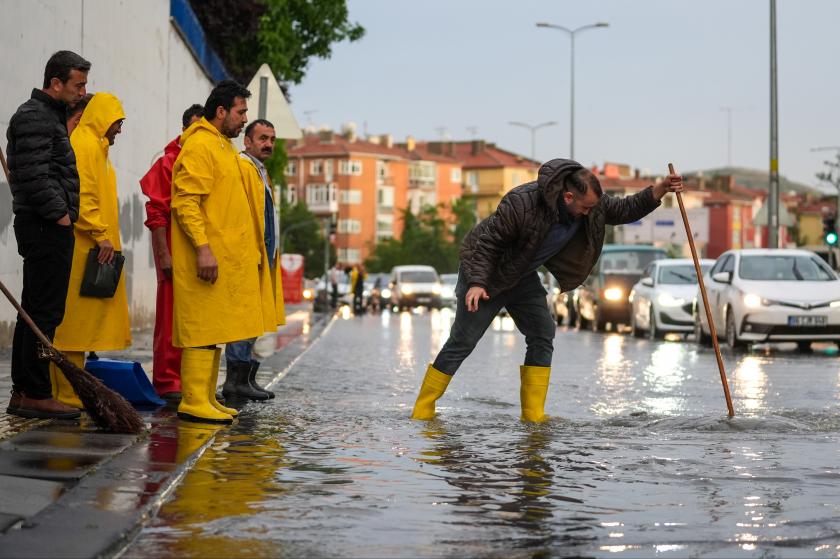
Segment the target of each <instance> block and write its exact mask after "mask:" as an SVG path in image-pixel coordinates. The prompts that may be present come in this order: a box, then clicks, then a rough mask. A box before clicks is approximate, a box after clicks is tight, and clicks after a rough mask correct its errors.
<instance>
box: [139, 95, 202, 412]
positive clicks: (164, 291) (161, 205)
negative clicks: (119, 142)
mask: <svg viewBox="0 0 840 559" xmlns="http://www.w3.org/2000/svg"><path fill="white" fill-rule="evenodd" d="M203 113H204V107H203V106H202V105H198V104H195V105H192V106H190V107H189V108H188V109H187V110H186V111H184V114H183V115H182V116H181V132H183V131H185V130H186V129H187V128H189V127H190V125H191V124H193V123H194V122H197V121H199V120H201V115H202V114H203ZM180 153H181V136H178V137H177V138H175V139H174V140H172V141H171V142H169V144H167V146H166V147H165V148H164V149H163V155H162V156H161V157H160V158H158V160H157V161H155V162H154V164H153V165H152V167H151V169H149V170H148V171H147V172H146V174H145V175H144V176H143V178H142V179H140V189H141V190H142V191H143V194H145V195H146V197H148V198H149V201H148V202H146V222H145V225H146V227H147V228H148V229H149V231H151V234H152V256H153V257H154V260H155V272H156V274H157V300H156V304H155V333H154V341H153V343H152V348H153V361H152V363H153V364H152V383H153V384H154V387H155V391H156V392H157V393H158V395H159V396H160V397H162V398H163V399H165V400H167V401H170V402H178V401H180V400H181V349H180V348H177V347H174V346H173V345H172V298H173V295H172V249H171V243H172V241H171V237H172V231H171V228H172V211H171V207H170V202H171V201H172V166H173V165H175V160H176V159H177V158H178V155H179V154H180Z"/></svg>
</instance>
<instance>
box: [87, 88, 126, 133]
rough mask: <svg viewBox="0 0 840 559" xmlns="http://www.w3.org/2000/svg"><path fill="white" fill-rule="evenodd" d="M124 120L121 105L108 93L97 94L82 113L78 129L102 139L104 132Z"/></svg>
mask: <svg viewBox="0 0 840 559" xmlns="http://www.w3.org/2000/svg"><path fill="white" fill-rule="evenodd" d="M123 118H125V111H123V106H122V103H120V100H119V99H117V97H116V96H115V95H111V94H110V93H97V94H96V95H94V96H93V98H92V99H91V100H90V103H88V106H87V107H86V108H85V112H84V113H82V119H81V120H80V121H79V128H86V129H88V130H90V131H92V132H93V134H94V135H95V136H96V137H97V138H104V137H105V132H107V131H108V128H110V127H111V125H112V124H114V123H115V122H116V121H118V120H120V119H123Z"/></svg>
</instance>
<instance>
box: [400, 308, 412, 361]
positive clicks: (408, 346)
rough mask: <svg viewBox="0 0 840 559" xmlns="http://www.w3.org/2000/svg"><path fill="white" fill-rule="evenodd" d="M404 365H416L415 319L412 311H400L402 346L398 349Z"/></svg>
mask: <svg viewBox="0 0 840 559" xmlns="http://www.w3.org/2000/svg"><path fill="white" fill-rule="evenodd" d="M397 353H398V355H399V358H400V365H401V366H402V367H406V368H411V367H414V321H413V320H412V318H411V313H408V312H401V313H400V346H399V349H398V350H397Z"/></svg>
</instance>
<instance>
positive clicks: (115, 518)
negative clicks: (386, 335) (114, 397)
mask: <svg viewBox="0 0 840 559" xmlns="http://www.w3.org/2000/svg"><path fill="white" fill-rule="evenodd" d="M289 312H290V314H289V321H288V324H287V326H284V327H282V328H281V329H280V330H279V332H278V333H277V334H276V335H273V336H267V337H265V338H264V339H262V340H261V348H263V349H267V347H272V348H273V349H274V350H275V351H276V353H275V354H274V355H272V356H271V357H270V358H267V359H266V360H265V361H264V362H263V366H262V367H261V370H260V382H261V383H263V384H270V383H276V382H277V381H278V380H279V379H280V378H282V376H283V375H284V374H285V372H286V371H287V370H288V368H289V366H290V365H291V363H293V362H294V361H295V360H296V359H297V358H298V357H299V356H300V355H301V354H302V353H303V352H304V351H305V349H306V348H307V347H309V346H310V345H311V344H312V342H313V341H314V340H315V339H316V338H317V336H318V335H320V333H321V331H323V328H324V325H325V324H326V321H325V320H324V318H325V317H323V316H319V315H313V314H312V313H311V312H309V310H308V308H300V309H297V310H296V309H295V308H294V307H292V308H290V309H289ZM135 342H136V343H135V346H134V347H132V348H131V349H130V350H129V351H126V352H120V353H114V354H103V356H110V357H118V358H122V359H131V360H137V361H139V362H141V363H143V362H144V361H145V360H148V363H145V365H146V367H145V368H146V369H147V370H150V367H151V364H150V361H151V350H150V349H149V347H150V344H151V340H150V333H142V332H141V333H139V335H137V336H135ZM221 376H222V381H223V379H224V373H222V375H221ZM0 384H2V385H3V386H5V387H6V388H5V389H3V388H2V386H0V389H2V390H3V392H2V402H0V404H2V406H3V408H5V406H6V404H7V402H8V385H9V384H10V379H9V370H8V361H5V362H4V363H3V364H2V366H0ZM141 415H142V416H143V418H144V420H145V421H146V422H147V424H148V425H149V430H148V431H147V432H146V433H144V434H142V435H140V436H133V435H115V434H109V433H104V432H101V431H99V430H97V429H96V428H95V426H94V425H92V424H91V422H90V421H89V420H88V419H86V417H85V416H83V418H82V420H81V421H44V420H40V421H31V420H30V421H17V418H14V417H12V416H5V415H4V416H2V417H3V419H2V422H0V426H2V427H0V438H2V440H0V557H46V556H59V557H94V556H100V555H103V554H104V555H109V554H112V553H114V552H116V551H117V550H119V549H120V548H122V547H124V545H125V542H126V541H127V539H129V538H131V537H132V536H133V535H134V533H135V532H136V530H137V529H138V528H139V527H140V526H141V524H142V522H143V521H145V520H147V519H148V518H149V517H151V516H153V515H154V513H155V512H156V510H157V508H158V507H159V506H160V504H161V503H162V502H163V501H164V500H165V498H166V497H167V496H168V495H169V494H170V493H171V491H172V490H173V489H174V487H175V486H176V485H177V483H178V482H179V481H180V480H181V479H182V478H183V476H184V475H185V473H186V472H187V471H188V470H189V468H190V467H191V466H192V465H193V463H194V462H195V460H197V459H198V457H199V456H200V455H201V452H202V451H204V450H205V448H206V447H207V445H208V444H209V443H210V442H211V441H212V439H213V436H214V434H215V430H214V429H207V428H204V427H202V426H196V425H192V424H188V423H182V422H179V420H178V419H177V417H176V416H175V412H174V410H173V409H167V408H159V409H156V410H146V411H143V412H142V413H141Z"/></svg>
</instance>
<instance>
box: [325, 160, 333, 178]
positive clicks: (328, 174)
mask: <svg viewBox="0 0 840 559" xmlns="http://www.w3.org/2000/svg"><path fill="white" fill-rule="evenodd" d="M324 178H325V179H327V180H328V181H331V180H333V160H332V159H327V160H326V161H324Z"/></svg>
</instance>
